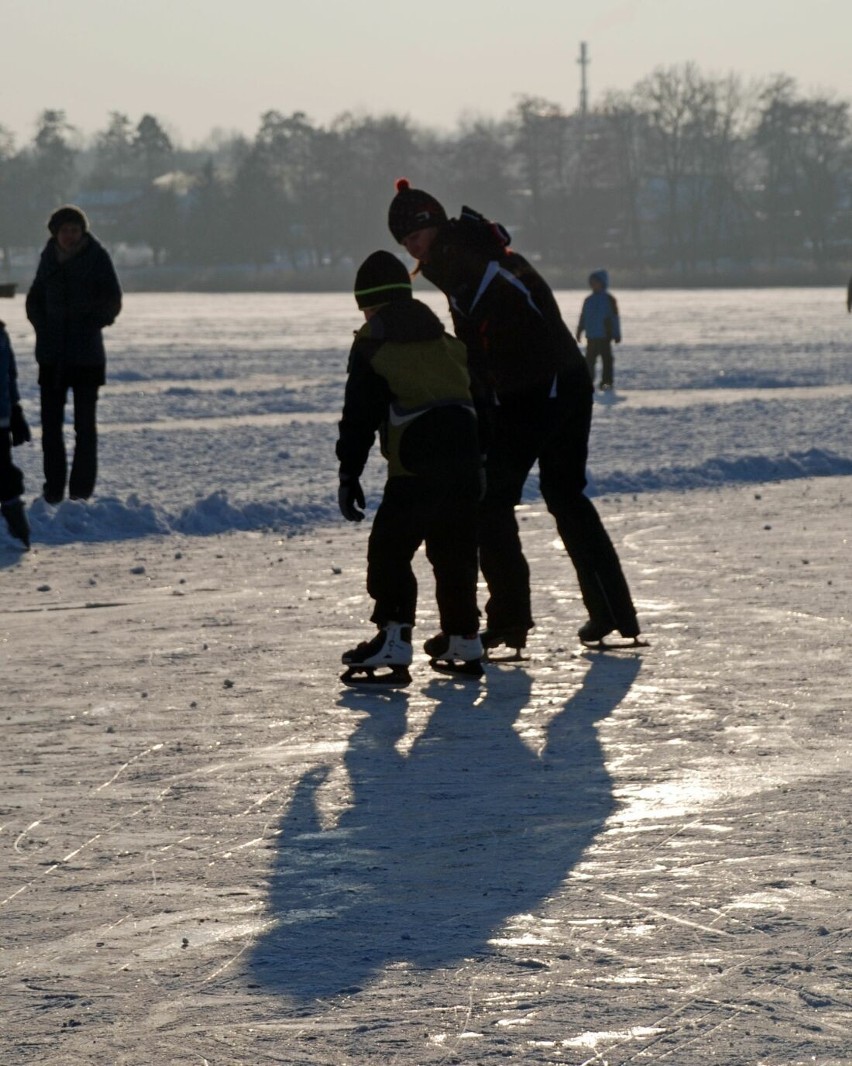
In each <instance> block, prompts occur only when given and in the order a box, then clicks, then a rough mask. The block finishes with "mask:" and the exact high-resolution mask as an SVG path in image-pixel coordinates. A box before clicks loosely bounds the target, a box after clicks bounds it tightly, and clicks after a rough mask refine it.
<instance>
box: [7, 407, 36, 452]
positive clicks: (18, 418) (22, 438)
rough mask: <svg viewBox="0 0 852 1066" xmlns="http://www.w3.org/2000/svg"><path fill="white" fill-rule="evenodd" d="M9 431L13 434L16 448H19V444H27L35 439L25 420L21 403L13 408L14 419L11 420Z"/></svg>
mask: <svg viewBox="0 0 852 1066" xmlns="http://www.w3.org/2000/svg"><path fill="white" fill-rule="evenodd" d="M9 430H10V432H11V434H12V444H13V446H14V447H15V448H17V447H18V445H19V444H26V443H27V441H30V440H32V439H33V435H32V433H30V427H29V426H28V425H27V420H26V419H25V418H24V412H23V410H22V409H21V405H20V404H19V403H16V404H15V406H14V407H13V408H12V417H11V419H10V420H9Z"/></svg>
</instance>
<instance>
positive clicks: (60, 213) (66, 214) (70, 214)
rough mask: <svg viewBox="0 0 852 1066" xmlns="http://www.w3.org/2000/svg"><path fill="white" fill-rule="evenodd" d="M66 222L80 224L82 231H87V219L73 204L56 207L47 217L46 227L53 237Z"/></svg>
mask: <svg viewBox="0 0 852 1066" xmlns="http://www.w3.org/2000/svg"><path fill="white" fill-rule="evenodd" d="M66 222H70V223H71V224H72V225H74V226H82V227H83V232H84V233H88V232H89V220H88V219H87V218H86V216H85V215H84V214H83V212H82V211H81V210H80V208H79V207H75V206H74V205H73V204H65V206H64V207H58V208H57V209H56V210H55V211H54V212H53V214H52V215H51V216H50V218H49V219H48V221H47V228H48V229H49V230H50V232H51V233H52V234H53V236H54V237H55V236H56V234H57V233H58V232H59V230H60V229H61V227H62V226H64V225H65V223H66Z"/></svg>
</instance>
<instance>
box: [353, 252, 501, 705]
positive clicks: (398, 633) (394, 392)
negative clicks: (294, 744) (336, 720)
mask: <svg viewBox="0 0 852 1066" xmlns="http://www.w3.org/2000/svg"><path fill="white" fill-rule="evenodd" d="M355 300H356V302H357V304H358V306H359V307H360V308H361V310H362V311H363V313H364V317H365V319H366V322H365V324H364V326H362V328H361V329H360V330H359V331H358V333H357V334H356V335H355V342H354V344H353V346H352V350H351V352H350V355H349V368H348V378H347V381H346V395H345V400H344V405H343V416H342V418H341V420H340V426H339V439H338V441H337V449H336V451H337V458H338V459H339V460H340V487H339V495H338V501H339V504H340V510H341V513H342V514H343V517H344V518H346V519H347V520H348V521H350V522H359V521H361V520H362V519H363V517H364V512H363V510H360V509H359V508H363V507H364V493H363V491H362V489H361V484H360V480H359V478H360V476H361V473H362V471H363V469H364V466H365V464H366V462H367V456H368V455H369V452H370V449H371V447H372V445H373V442H374V440H375V436H376V432H377V431H378V432H380V435H381V445H382V454H383V455H384V456H385V458H386V459H387V461H388V478H387V482H386V483H385V488H384V494H383V496H382V501H381V503H380V504H379V508H378V510H377V511H376V515H375V518H374V520H373V528H372V529H371V531H370V538H369V543H368V548H367V591H368V592H369V593H370V595H371V596H372V597H373V599H374V600H375V601H376V602H375V610H374V611H373V614H372V618H371V620H372V621H373V622H375V623H376V625H377V626H378V627H379V631H378V633H377V634H376V636H375V637H373V639H372V640H369V641H364V642H363V643H361V644H359V645H358V647H357V648H353V649H352V650H351V651H348V652H346V653H345V654H344V655H343V663H344V665H346V666H348V667H349V669H348V670H347V671H346V673H345V674H344V675H343V677H342V680H343V681H345V682H347V683H359V682H360V683H366V684H377V683H384V684H391V685H399V684H407V683H408V682H409V681H410V680H411V677H410V675H409V672H408V667H409V665H410V663H411V660H412V648H411V630H412V627H413V626H414V621H415V610H416V606H417V581H416V578H415V576H414V572H413V570H412V567H411V561H412V559H413V557H414V554H415V552H416V551H417V549H418V548H419V547H420V545H421V544H422V543H423V542H424V541H425V543H426V555H427V557H428V559H429V561H430V562H431V564H432V567H433V569H434V572H435V594H436V599H437V601H438V611H439V615H440V621H441V629H442V633H443V634H444V638H443V640H442V641H441V642H440V646H438V647H435V648H434V649H433V651H432V652H431V656H432V666H433V667H435V668H436V669H444V670H447V671H449V672H453V673H465V674H471V675H473V676H475V677H479V676H480V675H481V674H482V664H481V658H482V644H481V643H480V640H479V636H478V632H477V631H478V629H479V612H478V610H477V606H476V582H477V562H476V508H477V501H478V498H479V493H480V485H481V460H480V449H479V435H478V426H477V419H476V413H475V410H474V406H473V402H472V399H471V394H470V378H469V375H468V369H467V352H466V350H465V346H464V345H463V344H461V343H460V342H459V341H458V340H456V339H455V338H454V337H451V336H449V335H448V334H447V333H446V332H445V331H444V327H443V325H442V324H441V322H440V320H439V319H438V317H437V316H436V315H435V314H433V313H432V311H431V310H430V309H429V308H428V307H427V306H426V305H425V304H423V303H421V302H420V301H419V300H415V299H414V298H413V293H412V287H411V278H410V277H409V274H408V271H407V270H406V268H405V266H404V264H403V263H402V262H401V260H399V259H397V257H396V256H395V255H391V253H390V252H374V253H373V254H372V255H370V256H369V257H368V258H367V259H366V260H365V261H364V262H363V263H362V264H361V266H360V267H359V268H358V272H357V275H356V278H355ZM377 671H380V672H377Z"/></svg>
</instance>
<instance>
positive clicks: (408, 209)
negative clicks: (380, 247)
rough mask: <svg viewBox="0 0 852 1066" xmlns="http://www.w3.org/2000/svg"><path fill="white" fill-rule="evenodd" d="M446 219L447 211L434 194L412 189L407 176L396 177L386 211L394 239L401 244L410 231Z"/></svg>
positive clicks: (436, 224)
mask: <svg viewBox="0 0 852 1066" xmlns="http://www.w3.org/2000/svg"><path fill="white" fill-rule="evenodd" d="M446 221H447V212H446V211H445V210H444V209H443V207H442V206H441V205H440V204H439V203H438V201H437V200H436V199H435V197H434V196H430V194H429V193H428V192H424V191H423V190H422V189H412V188H411V184H410V182H409V180H408V178H397V181H396V196H394V198H393V200H391V205H390V210H389V211H388V227H389V228H390V231H391V233H392V234H393V236H394V240H395V241H397V242H398V243H399V244H402V242H403V241H404V240H405V238H406V237H407V236H408V235H409V234H410V233H416V232H417V230H419V229H426V228H427V226H440V225H441V224H442V223H443V222H446Z"/></svg>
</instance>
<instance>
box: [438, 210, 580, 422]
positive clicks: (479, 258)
mask: <svg viewBox="0 0 852 1066" xmlns="http://www.w3.org/2000/svg"><path fill="white" fill-rule="evenodd" d="M507 244H508V238H507V237H506V235H505V231H504V230H502V228H501V227H499V226H495V225H494V224H492V223H490V222H488V221H487V220H486V219H484V218H482V216H481V215H478V214H477V213H476V212H475V211H471V210H470V208H464V209H463V211H462V215H461V218H458V219H450V220H449V221H448V222H446V223H444V224H443V225H442V226H440V227H439V228H438V233H437V234H436V236H435V241H434V243H433V244H432V247H431V250H430V258H429V262H428V263H427V264H424V266H423V268H422V273H423V276H424V277H425V278H427V279H428V280H429V281H431V282H432V284H433V285H436V286H437V287H438V288H439V289H440V290H441V291H442V292H444V293H446V295H447V297H448V299H449V302H450V312H451V314H452V316H453V325H454V326H455V331H456V335H457V336H458V337H459V338H460V339H461V340H463V341H464V342H465V344H466V345H467V349H468V353H469V356H470V366H471V372H472V373H473V374H474V376H475V377H476V379H477V385H478V386H479V387H480V388H486V389H489V390H493V392H494V393H495V394H496V396H497V398H498V399H499V400H500V401H501V402H504V401H506V400H508V399H510V398H511V397H515V396H523V395H524V394H527V395H529V394H530V393H531V392H532V393H538V394H540V393H541V392H544V393H545V395H546V394H547V393H548V392H549V391H550V390H551V389H552V388H553V384H554V380H556V379H558V380H559V382H560V387H565V388H568V389H579V390H588V391H590V385H589V372H588V370H587V368H586V363H585V359H584V357H583V353H582V352H581V351H580V349H579V347H578V345H577V342H576V341H575V339H574V337H573V335H572V334H571V331H570V330H569V329H568V327H567V326H566V325H565V322H564V320H563V318H562V314H561V312H560V310H559V307H558V305H557V303H556V300H555V298H554V296H553V293H552V291H551V289H550V287H549V286H548V284H547V282H546V281H545V280H544V278H542V276H541V275H540V274H539V273H538V271H537V270H536V269H535V268H534V267H533V266H532V265H531V264H530V263H529V262H528V261H527V260H526V259H524V257H523V256H521V255H518V254H517V253H515V252H512V251H510V250H509V248H508V247H507Z"/></svg>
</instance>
